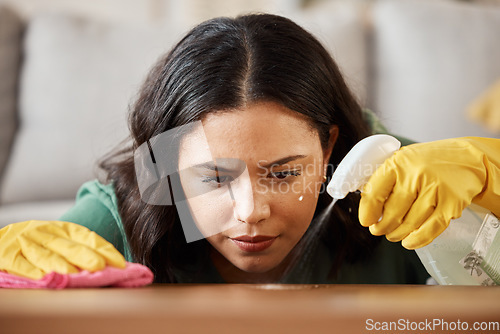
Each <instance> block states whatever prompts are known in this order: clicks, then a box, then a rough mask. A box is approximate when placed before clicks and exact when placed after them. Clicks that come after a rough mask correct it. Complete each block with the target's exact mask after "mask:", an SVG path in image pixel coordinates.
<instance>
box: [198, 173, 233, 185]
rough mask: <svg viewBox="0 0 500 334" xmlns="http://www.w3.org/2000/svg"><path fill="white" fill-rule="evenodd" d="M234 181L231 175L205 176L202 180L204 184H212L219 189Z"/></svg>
mask: <svg viewBox="0 0 500 334" xmlns="http://www.w3.org/2000/svg"><path fill="white" fill-rule="evenodd" d="M232 181H234V178H233V177H232V176H231V175H216V176H203V177H202V179H201V182H203V183H210V184H213V185H217V186H218V187H220V186H221V185H225V184H228V183H230V182H232Z"/></svg>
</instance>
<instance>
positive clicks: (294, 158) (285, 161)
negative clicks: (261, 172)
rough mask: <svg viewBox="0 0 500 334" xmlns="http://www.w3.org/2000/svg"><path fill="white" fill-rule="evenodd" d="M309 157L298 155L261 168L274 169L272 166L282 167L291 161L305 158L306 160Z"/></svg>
mask: <svg viewBox="0 0 500 334" xmlns="http://www.w3.org/2000/svg"><path fill="white" fill-rule="evenodd" d="M306 157H307V155H302V154H297V155H290V156H288V157H284V158H281V159H278V160H275V161H273V162H270V163H268V164H266V165H261V167H264V168H269V167H272V166H281V165H284V164H286V163H288V162H290V161H294V160H299V159H303V158H306Z"/></svg>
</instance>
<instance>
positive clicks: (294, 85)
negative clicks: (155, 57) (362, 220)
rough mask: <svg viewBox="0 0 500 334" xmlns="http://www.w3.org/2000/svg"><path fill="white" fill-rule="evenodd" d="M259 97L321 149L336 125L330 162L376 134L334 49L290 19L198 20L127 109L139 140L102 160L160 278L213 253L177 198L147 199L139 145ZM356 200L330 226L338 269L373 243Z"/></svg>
mask: <svg viewBox="0 0 500 334" xmlns="http://www.w3.org/2000/svg"><path fill="white" fill-rule="evenodd" d="M257 101H273V102H277V103H280V104H282V105H283V106H285V107H287V108H288V109H291V110H294V111H296V112H299V113H301V114H304V115H306V116H307V117H308V118H309V119H310V120H311V124H312V125H313V126H314V128H315V129H316V130H317V131H318V133H319V136H320V140H321V143H322V145H323V147H324V148H326V147H327V145H328V140H329V130H330V128H331V126H332V125H337V126H338V127H339V138H338V140H337V142H336V144H335V146H334V148H333V152H332V155H331V159H330V165H331V166H337V165H338V163H339V162H340V160H341V159H342V158H343V157H344V156H345V155H346V153H347V152H348V151H349V150H350V149H351V148H352V147H353V146H354V144H355V143H357V142H358V141H359V140H360V139H362V138H364V137H366V136H368V135H369V134H370V130H369V127H368V126H367V124H366V123H365V121H364V120H363V117H362V111H361V108H360V106H359V104H358V103H357V101H356V99H355V98H354V97H353V95H352V93H351V92H350V90H349V89H348V87H347V86H346V83H345V82H344V79H343V77H342V75H341V73H340V71H339V68H338V67H337V65H336V64H335V62H334V61H333V59H332V58H331V56H330V54H329V53H328V52H327V51H326V50H325V48H324V47H323V46H322V45H321V44H320V43H319V42H318V41H317V40H316V39H315V38H314V37H313V36H312V35H311V34H310V33H308V32H307V31H305V30H304V29H302V28H301V27H299V26H298V25H296V24H295V23H293V22H292V21H291V20H289V19H287V18H284V17H280V16H276V15H269V14H255V15H246V16H240V17H237V18H216V19H212V20H209V21H206V22H204V23H202V24H200V25H198V26H196V27H195V28H193V29H192V30H191V31H190V32H189V33H188V34H187V35H186V36H185V37H184V38H183V39H182V40H181V41H180V42H179V43H178V44H177V45H176V46H175V47H174V48H173V49H172V50H171V51H170V52H169V53H168V54H166V55H165V56H164V57H163V58H161V59H160V60H159V61H158V62H157V63H156V65H155V66H154V67H153V68H152V70H151V72H150V73H149V75H148V76H147V78H146V80H145V82H144V84H143V86H142V88H141V90H140V92H139V95H138V97H137V100H136V102H135V104H133V106H132V107H131V111H130V116H129V126H130V131H131V137H132V144H131V145H130V146H129V147H128V148H126V149H123V150H121V151H119V152H116V153H115V154H114V155H113V156H111V157H109V158H108V159H106V160H104V161H103V162H102V163H101V168H103V169H104V171H105V172H107V181H112V182H113V183H114V186H115V191H116V195H117V198H118V203H119V212H120V215H121V217H122V221H123V225H124V227H125V231H126V234H127V238H128V241H129V244H130V248H131V251H132V254H133V256H134V258H135V261H137V262H140V263H142V264H144V265H147V266H148V267H149V268H151V269H152V271H153V272H154V274H155V278H156V281H157V282H174V281H175V278H174V271H175V270H178V269H182V268H185V267H188V266H189V265H190V264H192V263H195V262H197V261H200V260H202V261H209V258H208V253H209V252H208V251H207V250H208V248H207V247H208V243H207V242H206V241H205V240H201V241H197V242H193V243H189V244H187V243H186V242H185V239H184V235H183V233H182V228H181V224H180V220H179V217H178V214H177V212H176V208H175V206H154V205H148V204H146V203H144V202H143V201H141V198H140V195H139V190H138V186H137V180H136V175H135V170H134V158H133V152H134V150H135V149H136V148H137V147H139V146H140V145H141V144H142V143H144V142H145V141H147V140H149V139H150V138H152V137H153V136H155V135H157V134H160V133H162V132H164V131H167V130H169V129H172V128H175V127H178V126H181V125H184V124H187V123H189V122H192V121H196V120H200V119H202V118H203V116H204V115H206V114H207V113H210V112H213V111H220V110H228V109H234V108H238V107H241V106H244V105H245V104H249V103H253V102H257ZM331 173H332V171H331V170H330V171H329V175H328V177H330V176H331ZM330 202H331V198H329V195H328V194H326V193H323V194H321V195H320V199H319V201H318V206H317V212H320V211H321V210H323V209H324V208H325V207H326V206H327V205H328V203H330ZM358 204H359V196H357V195H356V194H352V195H350V196H348V197H347V198H346V199H344V200H342V201H339V202H338V204H337V205H335V209H334V211H333V213H332V216H331V219H330V221H329V224H328V226H327V227H326V229H325V233H324V236H323V237H324V238H326V239H327V242H328V245H330V246H331V250H332V254H333V256H334V259H336V260H335V265H334V268H332V269H333V272H335V271H336V270H337V269H338V268H339V267H340V266H341V264H342V263H343V262H344V261H348V262H354V261H357V260H359V259H361V258H364V257H366V256H367V255H368V254H369V253H370V251H371V250H372V248H373V247H374V245H375V243H376V240H377V238H374V237H372V236H371V235H370V234H369V232H367V231H366V229H363V228H361V226H360V225H359V222H358V218H357V207H358ZM304 283H307V282H304Z"/></svg>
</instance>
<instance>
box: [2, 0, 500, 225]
mask: <svg viewBox="0 0 500 334" xmlns="http://www.w3.org/2000/svg"><path fill="white" fill-rule="evenodd" d="M248 12H270V13H275V14H280V15H283V16H287V17H289V18H291V19H293V20H295V21H296V22H297V23H299V24H300V25H302V26H303V27H305V28H306V29H308V30H309V31H311V32H312V33H313V34H315V35H316V36H317V37H318V39H319V40H320V41H321V42H322V43H323V44H324V45H325V47H326V48H327V49H328V50H329V51H330V52H331V54H332V55H333V56H334V58H335V60H336V61H337V62H338V64H339V66H340V68H341V70H342V72H343V74H344V76H345V78H346V80H347V82H348V84H349V85H350V87H351V89H352V90H353V92H354V93H355V94H356V96H357V97H358V99H359V101H360V103H361V104H362V105H363V106H364V107H366V108H370V109H371V110H373V111H374V112H375V113H376V114H377V115H378V117H379V118H380V120H381V122H382V124H384V125H385V126H386V127H387V128H388V129H389V130H390V131H391V132H392V133H395V134H399V135H403V136H406V137H408V138H411V139H413V140H416V141H430V140H437V139H443V138H450V137H459V136H487V137H497V138H500V37H499V36H500V0H476V1H464V0H182V1H180V0H86V1H81V0H0V78H1V81H0V226H2V225H5V224H7V223H11V222H15V221H20V220H26V219H57V218H58V217H59V215H60V214H62V213H63V212H64V211H65V210H67V208H69V206H71V205H72V203H73V200H74V196H75V194H76V191H77V189H78V187H79V186H80V185H81V184H82V183H83V182H85V181H87V180H91V179H93V178H95V177H96V161H97V160H98V159H99V158H100V157H102V155H103V154H104V153H106V152H108V151H109V150H110V149H112V148H113V147H115V146H116V145H117V144H119V143H120V142H121V141H122V140H123V139H124V138H126V136H127V125H126V114H127V111H128V107H129V104H130V103H131V102H132V101H133V99H134V97H135V94H136V93H137V91H138V89H139V87H140V84H141V82H142V80H143V79H144V76H145V75H146V73H147V71H148V69H149V68H150V67H151V65H152V64H153V63H154V61H155V60H156V59H157V58H158V57H159V56H160V55H161V54H163V53H164V52H166V51H167V50H168V49H170V48H171V47H172V46H173V44H174V43H175V42H176V41H178V40H179V39H180V38H181V36H183V34H184V33H186V32H187V30H189V29H190V28H191V27H193V26H194V25H195V24H197V23H200V22H201V21H203V20H205V19H208V18H211V17H215V16H235V15H238V14H242V13H248Z"/></svg>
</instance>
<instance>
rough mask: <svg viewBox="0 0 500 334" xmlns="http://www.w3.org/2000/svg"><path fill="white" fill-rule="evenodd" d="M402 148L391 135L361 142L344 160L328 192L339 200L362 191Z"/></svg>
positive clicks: (368, 138)
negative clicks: (379, 168) (370, 179)
mask: <svg viewBox="0 0 500 334" xmlns="http://www.w3.org/2000/svg"><path fill="white" fill-rule="evenodd" d="M400 147H401V143H400V142H399V140H397V139H396V138H394V137H392V136H389V135H383V134H380V135H373V136H370V137H366V138H364V139H362V140H360V141H359V142H358V143H357V144H356V145H354V147H353V148H352V149H351V150H350V151H349V153H347V154H346V156H345V157H344V159H342V161H341V162H340V164H339V165H338V167H337V168H336V170H335V172H334V173H333V176H332V180H331V181H330V183H329V184H328V186H327V188H326V191H327V192H328V194H330V196H332V197H333V198H334V199H335V200H338V199H342V198H344V197H346V196H347V194H348V193H350V192H353V191H356V190H359V189H361V188H362V187H363V186H364V185H365V184H366V183H367V182H368V179H369V178H370V176H371V175H372V174H373V173H374V172H375V170H376V169H377V167H378V166H379V165H381V164H382V163H383V162H384V161H385V160H386V159H387V158H389V157H391V156H392V155H393V154H394V152H396V151H397V150H399V148H400Z"/></svg>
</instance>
